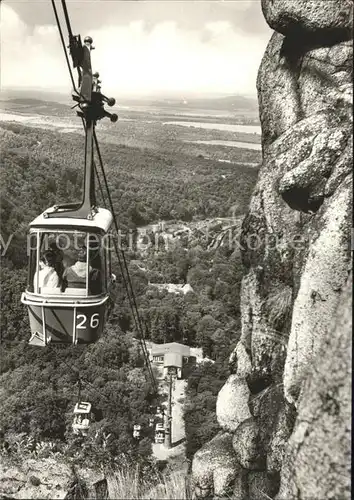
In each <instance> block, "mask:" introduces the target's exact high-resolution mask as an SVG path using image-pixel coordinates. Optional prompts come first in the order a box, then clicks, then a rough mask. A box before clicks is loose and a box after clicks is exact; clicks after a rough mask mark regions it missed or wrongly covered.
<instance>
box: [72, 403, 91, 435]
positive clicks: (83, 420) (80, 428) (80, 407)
mask: <svg viewBox="0 0 354 500" xmlns="http://www.w3.org/2000/svg"><path fill="white" fill-rule="evenodd" d="M90 420H91V403H87V402H84V401H80V402H79V403H76V405H75V408H74V421H73V424H72V428H73V431H74V434H82V435H83V436H86V435H87V433H88V429H89V427H90Z"/></svg>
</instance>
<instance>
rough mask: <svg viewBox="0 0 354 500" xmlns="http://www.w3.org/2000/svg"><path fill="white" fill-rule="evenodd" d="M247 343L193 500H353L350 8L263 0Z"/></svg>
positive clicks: (246, 244)
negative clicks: (259, 157)
mask: <svg viewBox="0 0 354 500" xmlns="http://www.w3.org/2000/svg"><path fill="white" fill-rule="evenodd" d="M262 10H263V14H264V17H265V19H266V21H267V23H268V24H269V26H270V27H271V28H272V29H273V30H274V33H273V35H272V37H271V40H270V41H269V44H268V46H267V48H266V51H265V54H264V57H263V60H262V62H261V66H260V68H259V74H258V81H257V87H258V96H259V106H260V118H261V123H262V152H263V163H262V168H261V170H260V173H259V177H258V181H257V185H256V188H255V191H254V193H253V196H252V199H251V203H250V207H249V211H248V213H247V215H246V217H245V220H244V223H243V228H242V247H243V250H242V260H243V266H244V276H243V282H242V291H241V293H242V296H241V307H242V333H241V338H240V341H239V343H238V345H237V346H236V348H235V350H234V352H233V353H231V356H230V372H231V374H230V376H229V378H228V380H227V381H226V383H225V385H224V387H223V388H222V389H221V391H220V392H219V395H218V401H217V408H216V411H217V418H218V422H219V424H220V427H221V428H222V429H223V430H222V431H221V432H220V433H219V434H218V435H217V436H215V438H214V439H213V440H212V441H210V442H209V443H207V445H205V446H204V447H203V448H202V449H201V450H199V451H198V452H197V453H196V455H195V457H194V461H193V467H192V475H193V483H194V491H195V495H196V497H199V498H207V497H213V496H214V497H223V496H227V495H231V497H232V498H234V499H237V500H258V499H261V498H269V497H271V498H277V500H290V499H294V500H295V499H296V500H306V499H311V500H314V499H318V500H320V499H321V500H322V499H325V498H326V499H341V500H342V499H347V498H348V499H349V498H350V431H351V419H350V416H351V397H350V389H351V387H350V370H351V368H350V366H351V362H350V353H351V349H350V346H351V345H350V344H351V312H350V308H351V253H350V251H351V249H350V237H351V219H352V213H351V211H352V160H353V150H352V147H353V146H352V140H353V138H352V73H353V68H352V62H353V59H352V57H353V56H352V52H353V48H352V29H353V1H352V0H336V1H330V0H316V1H311V0H296V1H294V0H262Z"/></svg>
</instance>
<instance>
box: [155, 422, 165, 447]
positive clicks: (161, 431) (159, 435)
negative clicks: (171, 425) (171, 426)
mask: <svg viewBox="0 0 354 500" xmlns="http://www.w3.org/2000/svg"><path fill="white" fill-rule="evenodd" d="M164 441H165V428H164V426H163V424H161V423H158V424H156V426H155V443H156V444H161V443H163V442H164Z"/></svg>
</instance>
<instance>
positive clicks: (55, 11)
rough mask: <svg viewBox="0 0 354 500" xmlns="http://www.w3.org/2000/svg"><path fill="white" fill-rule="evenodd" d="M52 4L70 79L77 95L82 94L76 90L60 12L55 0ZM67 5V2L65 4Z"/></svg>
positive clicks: (52, 0)
mask: <svg viewBox="0 0 354 500" xmlns="http://www.w3.org/2000/svg"><path fill="white" fill-rule="evenodd" d="M51 2H52V6H53V11H54V15H55V20H56V22H57V26H58V31H59V35H60V40H61V44H62V47H63V51H64V55H65V59H66V64H67V66H68V69H69V74H70V78H71V83H72V85H73V88H74V90H75V92H76V93H77V94H80V92H79V91H78V90H77V88H76V85H75V80H74V77H73V73H72V71H71V66H70V61H69V57H68V53H67V51H66V46H65V40H64V36H63V31H62V29H61V25H60V20H59V16H58V11H57V8H56V6H55V1H54V0H51ZM64 3H65V2H64Z"/></svg>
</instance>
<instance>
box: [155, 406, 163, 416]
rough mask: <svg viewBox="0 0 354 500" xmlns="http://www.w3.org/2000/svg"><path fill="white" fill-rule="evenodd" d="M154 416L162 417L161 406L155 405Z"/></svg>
mask: <svg viewBox="0 0 354 500" xmlns="http://www.w3.org/2000/svg"><path fill="white" fill-rule="evenodd" d="M155 417H156V418H162V417H163V410H162V408H161V406H158V407H157V409H156V413H155Z"/></svg>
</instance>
